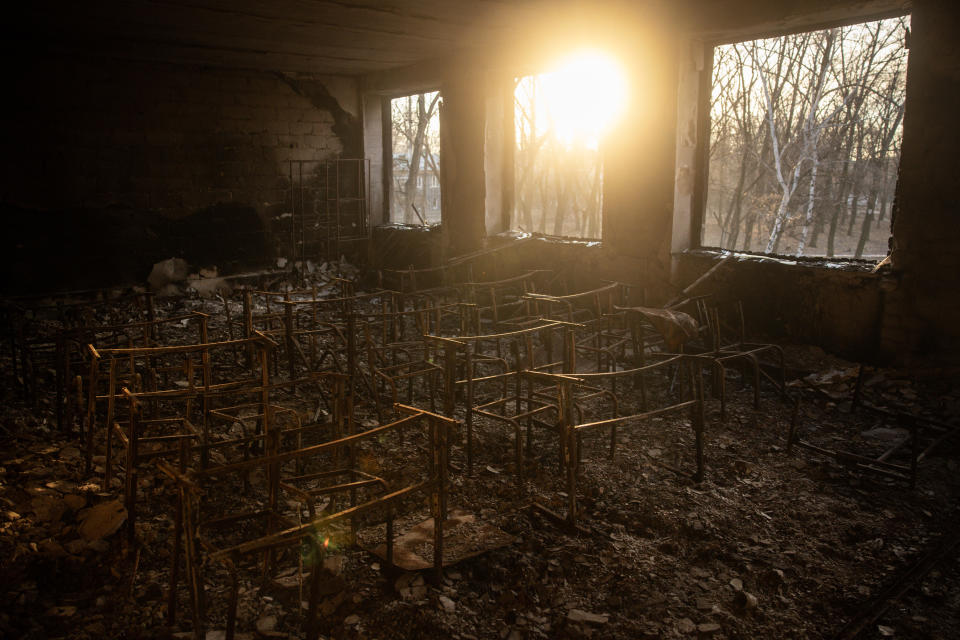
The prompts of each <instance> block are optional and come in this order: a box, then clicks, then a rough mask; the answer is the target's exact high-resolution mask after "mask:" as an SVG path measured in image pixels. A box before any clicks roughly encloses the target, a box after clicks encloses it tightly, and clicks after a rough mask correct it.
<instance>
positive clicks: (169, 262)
mask: <svg viewBox="0 0 960 640" xmlns="http://www.w3.org/2000/svg"><path fill="white" fill-rule="evenodd" d="M189 274H190V265H188V264H187V261H186V260H184V259H183V258H167V259H166V260H161V261H160V262H158V263H156V264H154V265H153V269H151V270H150V277H149V278H147V282H149V283H150V288H151V289H152V290H153V291H159V290H160V289H162V288H163V287H165V286H166V285H168V284H170V283H171V282H182V281H184V280H186V279H187V276H188V275H189Z"/></svg>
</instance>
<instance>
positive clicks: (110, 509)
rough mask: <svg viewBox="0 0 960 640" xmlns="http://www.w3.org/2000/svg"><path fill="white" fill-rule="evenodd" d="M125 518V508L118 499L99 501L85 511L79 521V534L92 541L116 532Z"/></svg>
mask: <svg viewBox="0 0 960 640" xmlns="http://www.w3.org/2000/svg"><path fill="white" fill-rule="evenodd" d="M126 519H127V510H126V508H125V507H124V506H123V504H121V502H120V501H119V500H111V501H110V502H101V503H100V504H98V505H97V506H95V507H92V508H91V509H90V510H89V511H87V512H86V513H85V514H84V516H83V518H82V522H81V523H80V527H79V530H80V535H82V536H83V537H84V538H86V539H87V540H89V541H90V542H94V541H97V540H101V539H103V538H106V537H109V536H111V535H113V534H114V533H116V532H117V530H118V529H119V528H120V525H122V524H123V523H124V522H125V521H126Z"/></svg>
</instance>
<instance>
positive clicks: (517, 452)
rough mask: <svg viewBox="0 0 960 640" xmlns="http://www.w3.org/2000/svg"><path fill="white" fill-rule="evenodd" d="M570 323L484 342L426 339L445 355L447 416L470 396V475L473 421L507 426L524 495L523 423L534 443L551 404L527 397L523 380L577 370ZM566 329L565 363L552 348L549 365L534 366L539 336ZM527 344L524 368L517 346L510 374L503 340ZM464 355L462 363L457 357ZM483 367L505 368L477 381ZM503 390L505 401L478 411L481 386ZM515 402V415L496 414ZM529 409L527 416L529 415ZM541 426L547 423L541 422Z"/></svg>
mask: <svg viewBox="0 0 960 640" xmlns="http://www.w3.org/2000/svg"><path fill="white" fill-rule="evenodd" d="M573 326H577V325H571V324H570V323H567V322H563V321H551V320H542V321H541V322H540V323H539V324H537V325H535V326H532V327H528V328H524V329H517V330H513V331H508V332H504V333H499V334H486V335H481V336H458V337H457V338H455V339H454V338H445V337H443V336H433V335H427V336H424V338H425V339H426V340H427V341H429V342H433V343H436V344H437V345H438V348H440V349H442V351H443V354H444V357H443V362H444V381H445V382H444V390H445V391H444V395H445V400H444V412H445V413H446V414H447V415H450V416H452V415H453V414H454V412H455V410H456V397H457V392H458V389H461V388H462V389H464V390H465V393H466V403H465V411H464V412H465V416H466V436H467V437H466V456H467V470H468V473H472V469H473V421H474V415H475V414H479V415H482V416H484V417H486V418H489V419H492V420H495V421H498V422H503V423H506V424H507V425H508V426H510V427H511V428H512V430H513V435H514V458H515V462H516V471H515V477H516V484H517V488H518V491H521V492H522V490H523V456H524V453H523V452H524V446H523V431H522V427H521V424H520V421H521V420H523V421H525V422H526V423H527V439H528V442H529V441H530V439H531V437H532V436H531V435H530V433H531V429H532V425H533V422H534V421H537V420H538V416H539V414H541V413H544V412H547V411H549V410H550V406H549V402H543V401H542V399H543V398H544V397H545V395H544V394H543V391H542V390H538V389H533V388H529V389H528V390H527V393H526V394H523V392H522V379H521V377H520V374H521V373H522V371H524V370H525V368H533V369H535V370H541V371H551V370H553V369H555V368H557V367H561V368H563V369H564V370H568V369H573V368H575V366H576V365H575V352H574V350H573V348H572V345H573V331H572V327H573ZM556 329H562V330H564V331H565V334H564V337H563V338H562V339H563V342H564V345H563V347H564V348H563V357H562V359H561V360H559V361H555V360H554V359H553V357H552V351H551V349H550V348H549V347H548V350H547V360H548V361H547V362H545V363H543V364H540V365H537V364H535V363H534V350H533V343H532V338H533V336H534V335H535V334H537V333H542V332H549V331H551V330H556ZM521 337H522V338H523V339H524V340H525V350H524V356H525V361H526V362H525V364H522V358H521V354H520V348H519V345H518V344H515V343H513V344H515V346H514V347H513V349H512V350H513V352H514V353H513V357H514V363H515V368H513V369H511V367H510V366H509V365H508V363H507V360H506V358H505V357H504V354H503V352H502V351H503V350H502V342H503V341H504V340H513V339H519V338H521ZM485 342H493V343H495V345H496V353H495V354H491V355H485V354H481V353H479V350H478V345H481V344H483V343H485ZM461 352H462V354H463V355H462V357H461V356H459V355H458V354H459V353H461ZM478 364H494V365H499V366H500V367H501V369H502V370H501V371H500V372H499V373H494V374H491V375H485V376H476V366H477V365H478ZM461 369H462V370H463V371H464V372H465V374H466V377H465V378H462V379H460V378H459V375H458V372H459V371H460V370H461ZM511 379H513V380H514V384H515V389H516V394H515V395H514V396H509V395H508V383H509V381H510V380H511ZM497 381H499V382H500V384H502V397H501V398H499V399H497V400H494V401H492V402H485V403H481V404H479V405H476V404H475V394H476V391H477V385H478V384H481V383H489V382H497ZM510 402H513V403H514V409H515V411H514V414H501V413H496V412H495V411H493V409H494V408H497V407H500V408H504V409H506V408H507V407H508V406H509V404H510ZM524 406H526V410H524ZM541 422H542V421H541Z"/></svg>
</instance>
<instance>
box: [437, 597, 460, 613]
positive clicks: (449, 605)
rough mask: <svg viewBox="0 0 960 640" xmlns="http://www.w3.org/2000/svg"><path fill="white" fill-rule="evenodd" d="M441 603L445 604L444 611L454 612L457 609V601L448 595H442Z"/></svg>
mask: <svg viewBox="0 0 960 640" xmlns="http://www.w3.org/2000/svg"><path fill="white" fill-rule="evenodd" d="M440 604H442V605H443V609H444V611H448V612H450V613H453V612H454V611H456V610H457V603H456V602H454V601H453V600H451V599H450V598H448V597H447V596H440Z"/></svg>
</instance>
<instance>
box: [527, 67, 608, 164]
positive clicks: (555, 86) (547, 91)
mask: <svg viewBox="0 0 960 640" xmlns="http://www.w3.org/2000/svg"><path fill="white" fill-rule="evenodd" d="M536 78H537V80H538V84H539V90H540V96H538V98H539V99H538V100H537V102H536V107H537V112H538V113H537V116H538V118H539V119H540V120H541V122H542V126H543V127H544V128H545V129H546V128H552V129H553V133H554V135H556V137H557V138H558V139H559V140H561V141H563V142H564V143H565V144H574V143H578V144H584V145H586V146H587V147H589V148H591V149H596V148H597V146H598V144H599V141H600V138H602V137H603V135H604V133H606V131H607V130H608V129H609V128H610V126H611V125H612V124H613V123H614V122H615V121H616V119H617V118H618V117H619V116H620V114H621V113H622V111H623V108H624V106H625V103H626V94H627V86H626V80H625V74H624V73H623V70H622V69H621V67H620V65H619V64H618V63H617V62H616V61H615V60H614V59H613V58H611V57H610V56H609V55H607V54H604V53H601V52H599V51H583V52H579V53H577V54H575V55H573V56H570V57H569V58H566V59H565V60H563V61H562V62H561V63H560V64H559V65H558V66H557V67H556V68H554V69H553V70H551V71H548V72H547V73H543V74H541V75H539V76H536ZM538 128H539V127H538Z"/></svg>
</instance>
